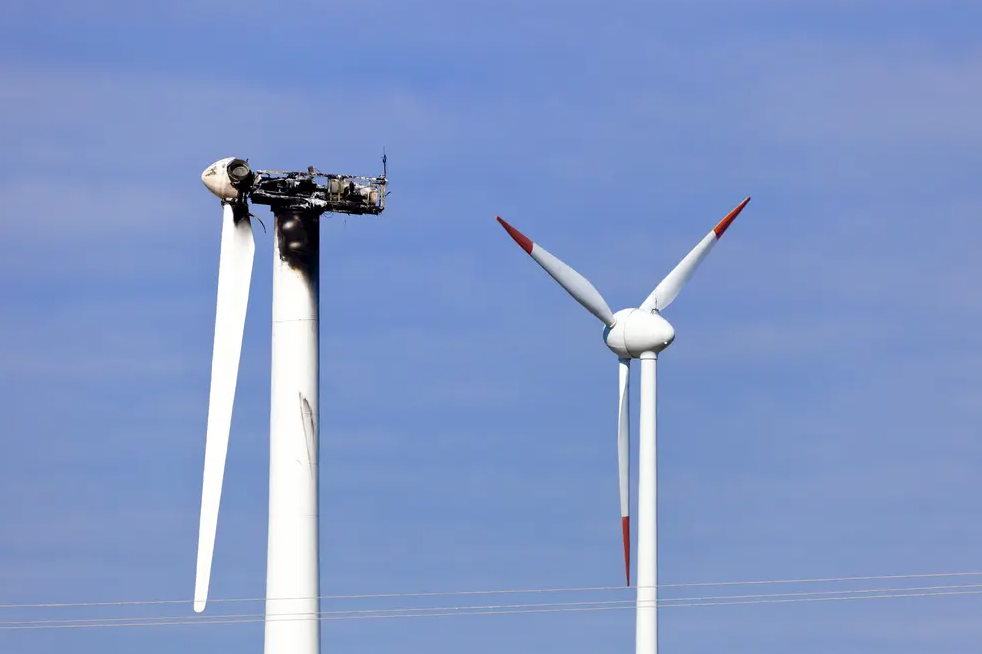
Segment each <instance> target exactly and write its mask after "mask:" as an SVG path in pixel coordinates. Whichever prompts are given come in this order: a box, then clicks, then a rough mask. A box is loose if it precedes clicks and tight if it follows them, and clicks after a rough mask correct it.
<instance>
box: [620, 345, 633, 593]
mask: <svg viewBox="0 0 982 654" xmlns="http://www.w3.org/2000/svg"><path fill="white" fill-rule="evenodd" d="M618 377H619V378H620V379H619V382H620V383H619V386H620V393H619V396H620V413H619V415H618V417H617V472H618V476H619V481H620V495H621V532H622V534H623V537H624V576H625V578H626V579H627V585H628V586H630V585H631V423H630V413H629V412H628V397H629V394H628V390H629V386H630V382H631V360H630V359H619V365H618Z"/></svg>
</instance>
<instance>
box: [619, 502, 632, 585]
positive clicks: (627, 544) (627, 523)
mask: <svg viewBox="0 0 982 654" xmlns="http://www.w3.org/2000/svg"><path fill="white" fill-rule="evenodd" d="M621 531H622V532H623V535H624V576H625V577H626V578H627V585H628V586H630V585H631V517H630V516H624V517H623V518H621Z"/></svg>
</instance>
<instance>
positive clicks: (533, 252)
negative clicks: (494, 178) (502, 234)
mask: <svg viewBox="0 0 982 654" xmlns="http://www.w3.org/2000/svg"><path fill="white" fill-rule="evenodd" d="M495 217H496V218H497V219H498V222H499V223H501V226H502V227H504V228H505V230H506V231H507V232H508V234H510V235H511V237H512V238H513V239H515V242H516V243H518V244H519V245H520V246H521V247H522V249H523V250H525V252H527V253H528V255H529V256H530V257H532V258H533V259H534V260H535V262H536V263H538V264H539V265H540V266H542V267H543V268H544V269H545V271H546V272H547V273H549V274H550V275H551V276H552V278H553V279H555V280H556V281H557V282H559V285H560V286H562V287H563V288H564V289H566V292H567V293H569V294H570V295H572V296H573V299H574V300H576V301H577V302H579V303H580V304H582V305H583V306H584V307H585V308H586V310H587V311H589V312H590V313H592V314H593V315H595V316H596V317H597V318H599V319H600V320H601V321H602V322H603V323H604V324H605V325H607V326H608V327H613V326H614V314H613V312H612V311H611V310H610V307H609V306H607V302H606V301H605V300H604V298H603V296H602V295H600V291H598V290H597V289H596V288H594V286H593V284H591V283H590V282H589V281H588V280H587V278H586V277H584V276H583V275H581V274H580V273H578V272H576V271H575V270H573V269H572V268H570V267H569V266H567V265H566V264H565V263H563V262H562V261H560V260H559V259H557V258H556V257H555V256H553V255H552V254H550V253H549V252H548V251H547V250H546V249H545V248H543V247H542V246H541V245H538V244H537V243H533V242H532V241H531V240H530V239H529V238H528V237H527V236H525V234H522V233H521V232H520V231H518V230H517V229H515V228H514V227H512V226H511V225H509V224H508V223H507V222H505V221H504V220H502V219H501V218H500V217H498V216H495Z"/></svg>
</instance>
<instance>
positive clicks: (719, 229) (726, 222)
mask: <svg viewBox="0 0 982 654" xmlns="http://www.w3.org/2000/svg"><path fill="white" fill-rule="evenodd" d="M748 202H750V196H747V198H746V199H745V200H744V201H743V202H741V203H740V204H738V205H737V206H736V208H735V209H734V210H733V211H731V212H730V213H728V214H726V217H725V218H723V220H721V221H719V224H718V225H716V226H715V227H713V231H714V232H716V238H722V236H723V232H725V231H726V229H727V228H728V227H729V226H730V223H732V222H733V221H734V220H736V217H737V216H739V215H740V212H741V211H743V208H744V207H745V206H747V203H748Z"/></svg>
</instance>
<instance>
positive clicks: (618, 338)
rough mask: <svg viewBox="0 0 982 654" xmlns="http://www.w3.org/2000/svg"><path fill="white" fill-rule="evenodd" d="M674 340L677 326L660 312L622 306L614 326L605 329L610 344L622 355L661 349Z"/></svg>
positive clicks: (613, 349)
mask: <svg viewBox="0 0 982 654" xmlns="http://www.w3.org/2000/svg"><path fill="white" fill-rule="evenodd" d="M674 340H675V329H674V328H673V327H672V325H671V324H670V323H669V322H668V321H667V320H665V319H664V318H662V317H661V315H659V314H658V313H657V312H648V311H642V310H641V309H621V310H620V311H618V312H617V313H615V314H614V326H613V327H607V328H606V329H604V341H605V342H606V343H607V347H609V348H610V350H611V351H612V352H613V353H614V354H616V355H617V356H619V357H624V358H630V359H637V358H639V357H640V356H641V355H642V354H643V353H645V352H655V353H658V352H661V351H662V350H664V349H665V348H666V347H668V346H669V345H671V343H672V341H674Z"/></svg>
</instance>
